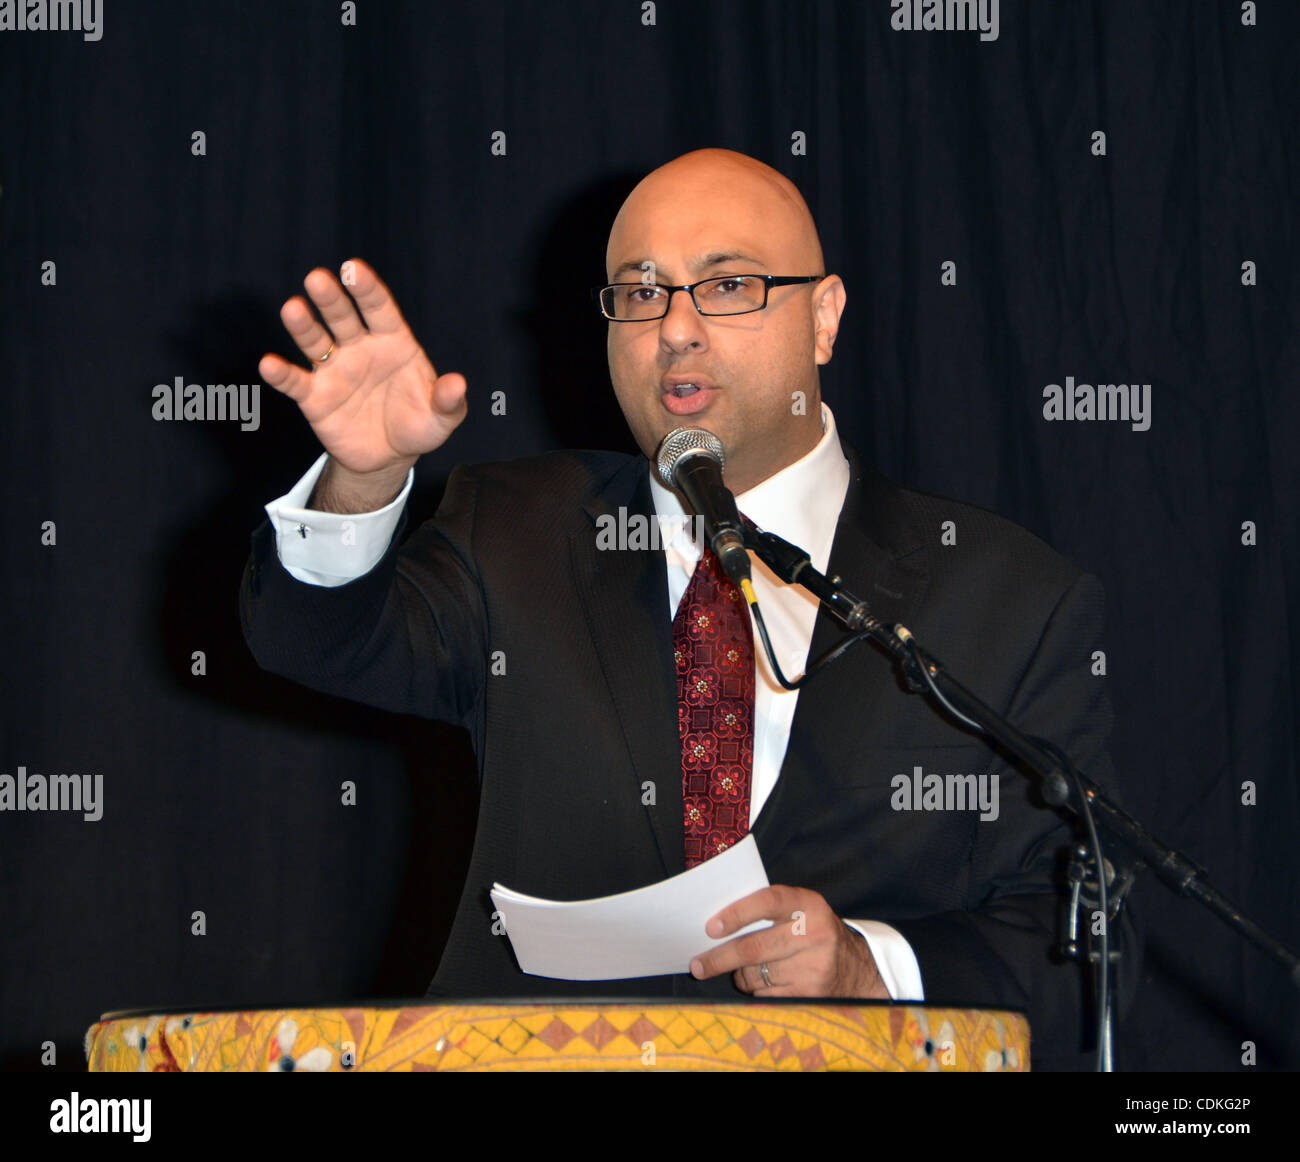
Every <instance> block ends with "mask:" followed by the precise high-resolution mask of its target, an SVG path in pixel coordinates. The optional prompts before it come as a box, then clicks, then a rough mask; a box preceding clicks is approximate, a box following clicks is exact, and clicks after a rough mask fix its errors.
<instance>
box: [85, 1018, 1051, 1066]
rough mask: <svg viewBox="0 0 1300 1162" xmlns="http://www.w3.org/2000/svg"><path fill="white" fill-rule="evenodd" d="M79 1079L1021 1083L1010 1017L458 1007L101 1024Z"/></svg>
mask: <svg viewBox="0 0 1300 1162" xmlns="http://www.w3.org/2000/svg"><path fill="white" fill-rule="evenodd" d="M86 1060H87V1062H88V1064H89V1068H90V1070H91V1071H92V1072H136V1071H139V1072H150V1071H152V1072H155V1073H157V1072H236V1071H238V1072H268V1071H269V1072H273V1073H275V1072H290V1071H306V1072H336V1073H337V1072H345V1073H346V1072H352V1071H368V1072H380V1071H386V1070H396V1071H428V1072H436V1071H445V1072H462V1073H463V1072H482V1071H492V1070H498V1071H499V1070H547V1071H553V1072H563V1071H580V1070H624V1071H636V1070H644V1069H667V1070H673V1071H680V1070H710V1071H729V1070H735V1071H742V1072H775V1071H785V1072H794V1073H801V1072H809V1071H819V1072H820V1071H829V1070H837V1071H843V1070H864V1071H870V1072H907V1071H912V1072H923V1071H930V1072H943V1073H956V1072H978V1071H984V1072H989V1071H1012V1072H1023V1071H1027V1070H1028V1068H1029V1026H1028V1023H1027V1022H1026V1020H1025V1018H1024V1017H1023V1016H1022V1015H1021V1014H1019V1013H1008V1012H1000V1011H992V1010H984V1009H943V1008H935V1007H930V1006H926V1005H832V1004H826V1005H775V1004H754V1003H751V1004H737V1005H673V1004H666V1005H637V1004H615V1003H598V1004H593V1005H573V1006H568V1005H563V1004H559V1005H556V1004H550V1005H547V1004H536V1005H526V1004H500V1005H493V1004H472V1003H471V1004H460V1005H428V1006H411V1007H405V1008H398V1007H394V1008H344V1009H263V1010H252V1011H246V1012H221V1013H211V1012H208V1013H204V1012H196V1013H174V1014H157V1015H148V1014H145V1015H130V1016H114V1015H113V1014H106V1015H105V1016H104V1018H103V1019H102V1020H100V1021H99V1022H98V1023H97V1024H95V1025H92V1026H91V1027H90V1029H89V1030H88V1031H87V1033H86Z"/></svg>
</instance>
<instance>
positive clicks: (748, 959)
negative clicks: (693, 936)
mask: <svg viewBox="0 0 1300 1162" xmlns="http://www.w3.org/2000/svg"><path fill="white" fill-rule="evenodd" d="M789 940H790V934H789V930H788V929H787V928H786V926H785V925H781V924H774V925H773V926H772V927H771V928H763V929H762V930H760V931H758V932H748V933H746V934H745V935H744V936H737V937H736V938H735V939H734V940H728V941H727V943H726V944H720V945H718V947H717V948H712V949H710V950H709V951H708V952H703V953H701V954H700V955H699V956H697V957H696V958H695V960H694V961H693V962H692V964H691V972H692V973H693V974H694V975H695V976H696V977H698V978H699V979H700V980H707V979H708V978H709V977H711V976H717V975H718V974H719V973H723V972H731V971H733V970H734V969H737V968H741V967H743V966H744V965H746V964H762V963H763V962H764V961H767V962H768V963H769V968H768V971H769V972H770V971H771V967H770V966H771V963H772V962H775V961H777V960H780V959H782V958H783V957H786V956H789V955H790V953H791V952H792V951H794V950H793V949H792V948H791V947H790V946H789ZM697 966H698V967H699V970H700V971H698V972H696V971H695V970H696V967H697Z"/></svg>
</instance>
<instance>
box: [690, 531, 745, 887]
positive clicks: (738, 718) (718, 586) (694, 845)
mask: <svg viewBox="0 0 1300 1162" xmlns="http://www.w3.org/2000/svg"><path fill="white" fill-rule="evenodd" d="M673 659H674V661H675V662H676V664H677V727H678V731H679V732H680V734H681V739H682V803H683V807H684V808H685V833H686V866H687V867H688V868H692V867H694V866H695V865H696V864H698V863H701V862H703V861H704V860H706V859H709V858H710V857H712V856H715V855H717V854H718V853H719V852H722V851H725V850H726V849H727V848H729V847H731V846H732V844H734V843H736V842H737V841H739V840H741V839H743V838H744V836H745V834H746V833H747V832H748V831H749V792H750V776H751V773H752V771H753V766H754V633H753V629H752V628H751V626H750V622H749V607H748V606H747V605H746V604H745V599H744V597H743V596H742V595H741V592H740V590H739V589H738V588H737V587H736V585H735V583H734V582H733V581H732V580H731V578H729V577H728V576H727V575H726V574H725V573H724V572H723V571H722V566H721V565H720V564H719V563H718V558H717V557H716V556H714V554H713V550H712V549H705V551H704V556H703V557H701V558H700V563H699V564H698V565H696V566H695V572H694V573H693V574H692V575H691V583H690V585H689V586H688V587H687V590H686V593H685V594H684V595H683V597H682V600H681V604H680V605H679V606H678V607H677V616H676V617H675V618H674V619H673Z"/></svg>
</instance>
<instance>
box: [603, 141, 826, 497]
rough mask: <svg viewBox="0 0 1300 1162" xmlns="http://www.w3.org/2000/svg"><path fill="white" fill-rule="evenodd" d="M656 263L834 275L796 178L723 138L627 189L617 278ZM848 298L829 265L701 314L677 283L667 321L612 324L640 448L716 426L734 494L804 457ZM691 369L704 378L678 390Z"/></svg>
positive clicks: (667, 271)
mask: <svg viewBox="0 0 1300 1162" xmlns="http://www.w3.org/2000/svg"><path fill="white" fill-rule="evenodd" d="M647 263H650V264H653V266H650V267H647V265H646V264H647ZM647 270H649V271H650V275H649V276H647V277H646V278H645V281H653V282H654V283H656V284H660V285H665V284H666V285H673V286H681V285H685V284H694V283H695V282H697V281H699V280H700V279H704V278H710V277H717V276H719V275H724V274H775V275H812V274H815V275H822V274H824V273H825V271H824V269H823V267H822V250H821V243H820V242H819V240H818V238H817V228H816V226H815V225H814V224H813V220H812V215H811V214H810V213H809V211H808V207H807V205H806V204H805V202H804V200H803V198H802V196H801V195H800V193H799V191H798V189H796V188H795V186H794V183H792V182H791V181H790V180H789V179H788V178H786V177H784V176H783V175H782V174H780V173H778V172H777V171H776V170H774V169H772V168H771V167H770V166H767V165H764V164H763V163H762V162H760V161H757V160H755V159H754V158H752V157H747V156H746V155H745V154H743V153H735V152H733V151H731V150H726V149H699V150H696V151H694V152H693V153H687V154H683V155H682V156H681V157H678V158H675V159H674V160H673V161H670V162H668V163H667V164H666V165H662V166H660V167H659V168H658V169H656V170H654V171H653V172H651V173H650V174H648V175H646V177H645V178H644V179H642V181H641V182H640V183H639V184H638V185H637V187H636V188H635V189H634V190H633V191H632V193H631V194H629V195H628V198H627V200H626V201H625V202H624V203H623V206H622V209H620V210H619V212H618V215H617V217H615V219H614V225H613V228H612V229H611V230H610V234H609V246H608V249H607V250H606V254H605V272H606V276H607V278H608V280H609V281H610V282H612V283H613V282H633V283H635V282H640V281H642V279H643V273H644V272H645V271H647ZM844 299H845V294H844V284H843V283H842V282H841V281H840V279H839V276H838V275H830V276H829V277H827V278H823V279H821V280H819V281H817V282H812V283H805V284H800V285H795V286H782V287H773V288H771V290H770V292H769V295H768V301H767V308H766V309H765V310H761V311H755V312H753V313H750V314H743V315H730V316H728V315H702V314H700V313H699V311H698V310H696V307H695V304H694V303H693V302H692V301H691V297H690V295H689V294H687V293H685V292H681V291H679V292H677V293H675V294H673V296H672V300H671V303H670V306H669V310H668V314H667V315H665V316H664V317H663V318H662V319H655V320H652V321H639V322H610V324H609V339H608V349H609V375H610V380H611V381H612V382H613V385H614V393H615V395H617V397H618V402H619V406H620V407H621V408H622V409H623V415H624V416H625V417H626V419H627V422H628V426H629V427H630V428H631V429H632V434H633V436H634V437H635V438H636V441H637V444H638V445H639V446H640V448H641V450H642V451H643V452H644V453H645V454H646V455H647V456H653V455H654V452H655V449H656V448H657V447H658V446H659V443H660V441H661V440H662V439H663V437H664V436H665V435H667V434H668V433H669V432H671V431H672V430H673V429H674V428H678V427H700V428H707V429H708V430H709V431H711V432H713V433H714V434H715V435H717V436H718V438H719V439H721V441H722V444H723V447H724V448H725V449H726V453H727V467H726V480H727V484H728V485H729V487H730V488H731V489H732V490H733V491H734V492H744V491H746V490H747V489H749V488H752V487H753V486H754V485H755V484H758V483H759V482H760V481H762V480H765V479H766V478H767V477H768V476H771V475H772V474H773V473H774V472H777V471H779V470H780V469H782V468H784V467H785V466H786V465H787V464H791V463H793V462H794V461H795V460H797V459H799V458H800V457H801V456H803V455H805V454H806V453H807V452H808V451H810V450H811V449H812V448H813V446H814V445H815V444H816V443H817V441H818V440H819V439H820V438H821V408H820V402H821V394H820V389H819V381H818V373H817V366H818V364H821V363H826V362H828V361H829V360H830V357H831V345H832V343H833V342H834V340H835V334H836V331H837V330H838V328H839V321H840V314H841V312H842V311H843V310H844ZM682 379H685V380H687V381H693V380H696V379H698V380H699V381H700V383H702V384H703V385H704V386H703V388H702V389H701V390H697V391H695V392H690V390H689V389H685V388H679V389H677V391H674V390H672V389H671V388H670V385H669V383H668V381H669V380H682ZM681 392H686V394H680V393H681ZM797 393H802V395H800V394H797Z"/></svg>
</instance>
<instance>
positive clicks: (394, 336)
mask: <svg viewBox="0 0 1300 1162" xmlns="http://www.w3.org/2000/svg"><path fill="white" fill-rule="evenodd" d="M342 273H343V276H344V279H345V281H346V282H347V283H348V291H345V290H344V289H343V286H342V285H341V284H340V282H339V280H338V279H337V278H336V277H335V276H334V275H333V274H332V273H331V272H330V271H328V270H325V269H324V268H323V267H317V268H316V269H315V270H313V271H311V272H310V273H309V274H308V275H307V277H306V278H305V279H304V280H303V285H304V286H305V287H306V288H307V293H308V295H310V296H311V301H312V302H313V303H315V304H316V308H317V310H319V311H320V315H321V318H322V319H323V320H324V323H325V325H324V326H322V325H321V323H320V321H318V320H317V319H316V317H315V316H314V315H313V314H312V310H311V307H310V306H308V304H307V300H306V299H305V298H303V297H302V296H301V295H295V296H294V297H293V298H291V299H289V300H288V301H287V302H286V303H285V304H284V306H283V307H281V309H280V318H281V320H282V321H283V322H284V325H285V328H286V329H287V330H288V332H289V334H290V336H291V337H292V338H293V341H294V342H295V343H296V344H297V345H298V349H299V350H300V351H301V352H302V353H303V355H305V356H306V357H307V358H308V359H309V360H310V361H311V362H312V369H311V370H310V371H308V370H306V369H305V368H302V367H298V366H297V365H295V364H293V363H290V362H289V361H288V360H286V359H282V358H281V357H280V356H278V355H274V354H268V355H264V356H263V357H262V360H261V362H260V363H259V364H258V371H259V373H260V375H261V377H262V379H263V380H264V381H265V382H266V383H269V384H270V385H271V386H272V387H273V388H275V389H276V390H277V391H279V392H282V393H283V394H285V395H287V396H288V397H289V398H290V399H292V400H294V401H295V402H296V403H297V404H298V407H299V408H300V409H301V411H302V414H303V416H305V417H306V419H307V422H308V423H309V424H311V426H312V430H313V431H314V432H315V433H316V436H317V438H318V439H319V440H320V442H321V444H322V445H324V447H325V450H326V451H327V452H328V453H329V454H330V458H331V460H332V461H333V463H332V464H331V469H332V470H333V475H334V478H335V483H336V484H337V485H343V486H344V487H345V488H348V489H350V490H352V491H358V490H359V491H371V490H368V489H366V487H365V486H366V483H367V482H369V481H373V482H375V483H376V484H378V485H379V486H380V491H383V490H384V489H385V488H386V487H387V484H388V483H389V482H391V481H394V480H396V481H397V482H398V486H399V487H400V481H401V479H402V478H403V477H405V475H406V472H407V470H408V469H409V468H410V466H411V465H412V464H414V463H415V461H416V460H417V459H418V458H419V457H420V456H421V455H423V454H424V453H425V452H432V451H433V450H434V449H435V448H438V447H440V446H441V445H442V444H443V443H444V442H445V441H446V439H447V437H448V436H449V435H451V433H452V431H454V430H455V428H456V427H457V425H459V424H460V422H461V421H462V420H463V419H464V418H465V413H466V411H467V408H466V404H465V390H466V386H467V385H466V382H465V377H464V376H463V375H461V374H459V373H458V372H454V371H453V372H448V373H446V374H444V375H439V374H438V373H437V372H436V371H435V370H434V367H433V364H432V363H430V362H429V358H428V356H427V355H425V353H424V350H423V349H422V348H421V347H420V345H419V343H417V342H416V339H415V336H414V335H412V334H411V329H410V327H408V326H407V324H406V320H405V319H403V318H402V313H401V311H399V310H398V309H397V303H396V302H395V301H394V300H393V296H392V295H391V294H390V293H389V290H388V288H387V287H386V286H385V285H384V284H383V282H382V281H381V280H380V278H379V276H378V275H377V274H376V273H375V272H374V270H373V269H372V268H371V267H370V266H369V265H368V264H367V263H365V262H363V261H362V260H361V259H359V258H354V259H350V260H349V261H348V262H345V263H344V264H343V269H342ZM349 291H350V292H351V296H350V297H349V293H348V292H349ZM327 327H328V330H326V328H327ZM331 345H332V347H333V349H332V350H331ZM327 355H328V357H327V358H326V356H327ZM322 358H324V362H320V360H321V359H322ZM323 483H324V480H323V479H322V484H323ZM320 491H321V487H320V486H318V488H317V492H318V493H319V492H320ZM394 491H395V490H394Z"/></svg>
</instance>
